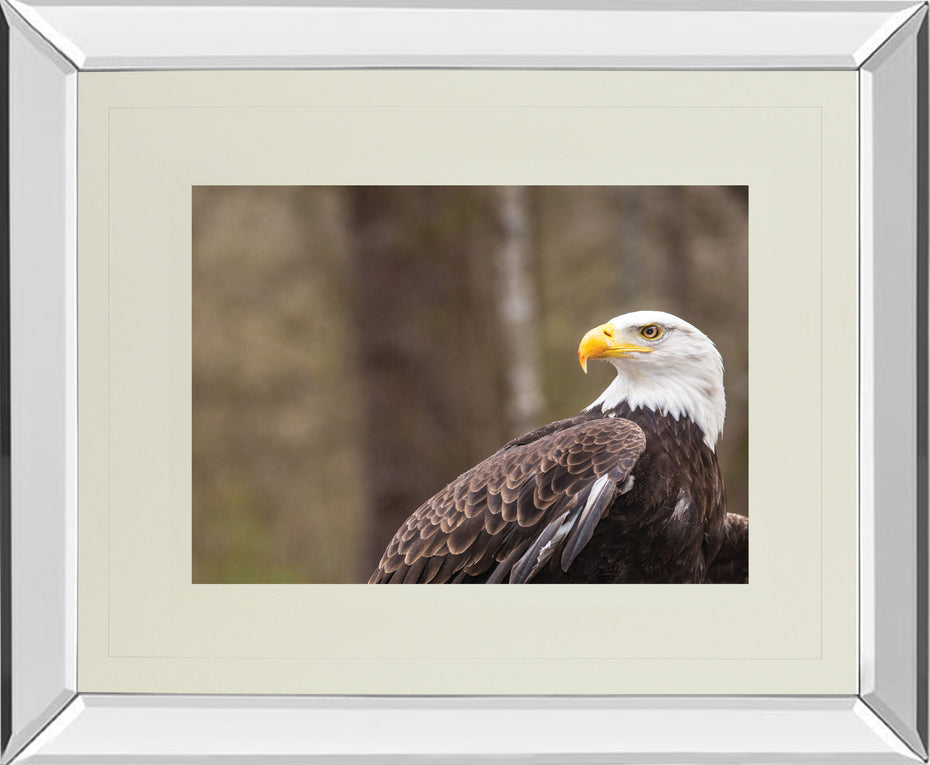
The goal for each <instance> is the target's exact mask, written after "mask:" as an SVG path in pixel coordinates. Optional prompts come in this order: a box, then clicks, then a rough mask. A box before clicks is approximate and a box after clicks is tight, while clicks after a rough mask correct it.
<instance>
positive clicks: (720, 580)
mask: <svg viewBox="0 0 930 765" xmlns="http://www.w3.org/2000/svg"><path fill="white" fill-rule="evenodd" d="M705 581H707V582H713V583H715V584H745V583H746V582H748V581H749V518H747V517H746V516H745V515H737V514H736V513H727V517H726V519H725V521H724V538H723V544H721V546H720V551H719V552H718V553H717V557H716V558H714V561H713V563H711V564H710V568H708V569H707V579H706V580H705Z"/></svg>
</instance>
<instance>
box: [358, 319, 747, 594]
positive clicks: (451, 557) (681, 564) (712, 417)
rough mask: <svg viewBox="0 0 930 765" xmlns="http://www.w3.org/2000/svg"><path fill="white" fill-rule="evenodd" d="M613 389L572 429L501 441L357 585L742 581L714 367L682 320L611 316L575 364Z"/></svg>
mask: <svg viewBox="0 0 930 765" xmlns="http://www.w3.org/2000/svg"><path fill="white" fill-rule="evenodd" d="M591 359H605V360H606V361H608V362H610V363H611V364H613V366H614V367H615V368H616V370H617V376H616V378H615V379H614V380H613V382H612V383H611V384H610V385H609V386H608V387H607V389H606V390H605V391H604V392H603V393H602V394H601V395H600V396H599V397H598V398H597V399H596V400H595V401H594V403H592V404H591V405H590V406H588V407H587V408H586V409H585V410H584V411H582V412H581V413H580V414H578V415H576V416H575V417H571V418H569V419H566V420H560V421H558V422H553V423H551V424H549V425H546V426H544V427H542V428H539V429H538V430H534V431H533V432H531V433H527V434H526V435H523V436H520V437H519V438H515V439H514V440H513V441H510V442H509V443H507V444H505V445H504V446H503V447H502V448H501V449H500V450H499V451H497V452H496V453H494V454H493V455H491V456H490V457H488V458H487V459H486V460H484V461H483V462H481V463H479V464H478V465H476V466H475V467H473V468H472V469H471V470H469V471H467V472H466V473H463V474H462V475H460V476H459V477H458V478H456V479H455V480H454V481H453V482H452V483H450V484H449V485H448V486H446V488H445V489H443V490H442V491H440V492H439V493H438V494H436V495H435V496H434V497H432V498H430V499H429V500H427V501H426V502H424V503H423V505H421V506H420V507H419V508H418V509H417V510H416V512H414V513H413V515H411V516H410V517H409V518H408V519H407V521H406V522H405V523H404V524H403V525H402V526H401V527H400V529H399V530H398V531H397V533H396V534H395V535H394V538H393V539H392V540H391V541H390V543H389V544H388V546H387V549H386V550H385V552H384V555H383V556H382V558H381V562H380V563H379V564H378V568H377V570H376V571H375V572H374V573H373V574H372V575H371V579H370V580H369V582H370V583H414V582H431V583H459V582H461V583H489V584H490V583H500V582H503V583H512V584H515V583H524V582H548V583H570V582H577V583H598V582H621V583H641V582H642V583H645V582H652V583H663V582H667V583H687V582H694V583H700V582H745V581H748V575H749V566H748V519H747V518H746V517H744V516H740V515H735V514H733V513H727V507H726V494H725V491H724V485H723V478H722V476H721V473H720V467H719V465H718V464H717V455H716V445H717V440H718V439H719V438H720V434H721V432H722V430H723V421H724V414H725V409H726V404H725V398H724V391H723V360H722V358H721V356H720V353H719V352H718V351H717V349H716V347H715V346H714V344H713V342H712V341H711V340H710V339H709V338H708V337H707V336H706V335H705V334H704V333H703V332H701V331H700V330H699V329H697V328H696V327H694V326H692V325H691V324H689V323H688V322H686V321H683V320H682V319H679V318H678V317H677V316H672V315H671V314H668V313H663V312H660V311H636V312H634V313H627V314H624V315H622V316H617V317H615V318H613V319H611V320H610V321H608V322H607V323H606V324H602V325H601V326H599V327H596V328H594V329H592V330H591V331H590V332H588V333H587V334H586V335H585V336H584V337H583V338H582V340H581V344H580V345H579V348H578V360H579V361H580V362H581V366H582V368H583V369H584V371H585V372H587V363H588V361H589V360H591Z"/></svg>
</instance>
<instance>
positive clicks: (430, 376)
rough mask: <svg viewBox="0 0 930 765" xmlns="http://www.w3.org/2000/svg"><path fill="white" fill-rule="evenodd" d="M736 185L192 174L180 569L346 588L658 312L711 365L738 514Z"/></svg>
mask: <svg viewBox="0 0 930 765" xmlns="http://www.w3.org/2000/svg"><path fill="white" fill-rule="evenodd" d="M747 227H748V194H747V189H746V187H703V186H702V187H604V186H601V187H429V188H427V187H333V188H327V187H202V186H200V187H195V188H194V192H193V351H194V359H193V580H194V582H195V583H217V582H225V583H234V582H363V581H366V580H367V578H368V575H369V574H370V573H371V570H372V569H373V568H374V566H375V564H376V563H377V560H378V558H379V557H380V555H381V552H382V551H383V548H384V546H385V545H386V544H387V542H388V540H389V539H390V537H391V536H392V535H393V533H394V531H395V530H396V529H397V527H398V526H399V525H400V523H401V522H402V521H403V520H404V519H405V518H406V517H407V516H408V515H409V514H410V513H411V512H413V510H415V509H416V508H417V506H418V505H419V504H420V503H421V502H423V501H424V500H425V499H427V498H428V497H429V496H430V495H432V494H433V493H435V492H436V491H438V490H439V489H441V488H442V487H443V486H444V485H445V484H446V483H448V482H449V481H450V480H451V479H453V478H455V477H456V476H457V475H458V474H459V473H461V472H463V471H464V470H467V469H468V468H470V467H471V466H472V465H474V464H475V463H476V462H478V461H480V460H481V459H483V458H484V457H486V456H488V455H489V454H491V453H492V452H493V451H495V450H496V449H497V448H498V447H499V446H501V445H502V444H503V443H504V442H505V441H507V440H508V439H510V438H512V437H513V436H515V435H518V434H519V433H521V432H524V431H526V430H530V429H532V428H534V427H537V426H538V425H541V424H544V423H546V422H550V421H552V420H555V419H560V418H563V417H568V416H570V415H572V414H574V413H576V412H578V411H579V410H581V409H582V408H583V407H585V406H587V405H588V404H589V403H590V402H591V401H593V400H594V399H595V398H596V397H597V396H598V395H599V394H600V392H601V391H602V390H603V389H604V388H605V387H606V386H607V384H608V383H609V382H610V380H611V379H612V377H613V374H614V372H613V369H612V368H611V367H610V366H609V365H607V364H597V363H595V364H592V365H591V367H590V368H589V371H590V374H589V375H587V376H585V375H584V374H582V372H581V369H580V367H579V366H578V360H577V357H576V355H575V351H576V348H577V345H578V341H579V340H580V339H581V337H582V335H583V334H584V333H585V332H586V331H587V330H588V329H590V328H592V327H594V326H595V325H597V324H600V323H602V322H604V321H606V320H607V319H610V318H611V317H613V316H616V315H618V314H621V313H626V312H627V311H632V310H638V309H643V308H653V309H658V310H664V311H669V312H671V313H674V314H676V315H678V316H681V317H682V318H683V319H685V320H687V321H690V322H691V323H693V324H695V325H696V326H697V327H698V328H700V329H701V330H703V331H704V332H705V333H706V334H708V335H709V336H710V337H711V339H713V340H714V341H715V342H716V344H717V347H718V348H719V349H720V351H721V353H722V354H723V358H724V363H725V365H726V391H727V421H726V427H725V429H724V434H723V440H722V442H721V444H720V446H719V447H718V453H719V455H720V460H721V464H722V467H723V470H724V474H725V479H726V486H727V495H728V500H729V509H730V510H731V511H735V512H740V513H746V514H748V507H747V457H748V452H747V450H748V430H747V428H748V425H747V415H748V408H747V373H748V370H747V360H748V332H747V330H748V321H747V319H748V300H747V266H748V231H747Z"/></svg>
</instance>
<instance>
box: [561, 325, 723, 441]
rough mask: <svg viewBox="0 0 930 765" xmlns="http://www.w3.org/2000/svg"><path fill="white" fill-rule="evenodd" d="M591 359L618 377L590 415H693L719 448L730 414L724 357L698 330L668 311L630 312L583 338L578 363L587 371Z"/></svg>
mask: <svg viewBox="0 0 930 765" xmlns="http://www.w3.org/2000/svg"><path fill="white" fill-rule="evenodd" d="M590 359H604V360H606V361H609V362H610V363H611V364H613V366H614V367H615V368H616V370H617V377H616V379H615V380H614V381H613V382H612V383H611V384H610V385H609V386H608V387H607V389H606V390H605V391H604V392H603V393H602V394H601V395H600V396H599V397H598V398H597V400H596V401H594V403H592V404H591V405H590V406H589V407H587V410H586V411H589V410H592V409H596V408H598V407H600V409H601V410H602V411H605V412H607V411H609V410H611V409H614V408H616V407H617V406H619V405H620V404H622V403H626V404H627V405H628V406H629V407H630V409H634V410H635V409H638V408H640V407H643V408H648V409H652V410H654V411H656V412H659V413H661V414H663V415H667V416H671V417H674V418H675V419H676V420H677V419H679V418H681V417H689V418H690V419H691V420H692V421H693V422H694V423H695V424H696V425H697V426H698V427H699V428H700V429H701V431H702V432H703V433H704V441H705V442H706V443H707V445H708V446H709V447H710V448H711V449H714V447H715V446H716V443H717V440H718V439H719V438H720V434H721V433H722V432H723V421H724V417H725V415H726V397H725V395H724V390H723V359H722V358H721V356H720V352H719V351H718V350H717V348H716V346H715V345H714V343H713V341H712V340H711V339H710V338H709V337H707V335H705V334H704V333H703V332H701V330H699V329H698V328H697V327H695V326H693V325H692V324H689V323H688V322H686V321H684V320H683V319H679V318H678V317H677V316H673V315H672V314H670V313H664V312H663V311H634V312H632V313H625V314H623V315H622V316H615V317H614V318H613V319H611V320H610V321H608V322H607V323H606V324H601V325H600V326H599V327H595V328H594V329H592V330H591V331H590V332H588V333H587V334H586V335H585V336H584V337H583V338H582V340H581V344H580V345H579V346H578V360H579V362H581V367H582V369H584V370H585V372H587V371H588V369H587V365H588V361H589V360H590Z"/></svg>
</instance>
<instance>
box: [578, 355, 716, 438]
mask: <svg viewBox="0 0 930 765" xmlns="http://www.w3.org/2000/svg"><path fill="white" fill-rule="evenodd" d="M619 409H628V410H629V411H633V412H635V411H636V410H637V409H648V410H651V411H653V412H655V413H656V414H659V415H662V416H664V417H671V418H673V419H674V420H676V421H677V420H680V419H683V418H688V419H690V420H691V421H692V422H693V423H694V424H695V425H697V426H698V428H700V430H701V433H702V434H703V436H704V443H705V444H707V446H708V447H709V448H710V450H711V451H715V450H716V445H717V441H718V439H719V438H720V434H721V433H722V432H723V421H724V417H725V414H726V401H725V398H724V393H723V386H722V385H720V384H716V385H715V384H714V383H713V381H712V380H706V381H701V380H697V381H688V380H684V379H681V378H678V379H669V380H665V381H663V386H662V388H661V390H659V389H657V388H656V387H655V385H654V384H653V385H645V384H643V383H642V382H641V381H640V380H637V379H636V378H631V377H630V376H628V375H625V374H622V373H619V374H618V375H617V377H616V378H615V379H614V381H613V382H612V383H611V384H610V385H608V386H607V389H606V390H605V391H604V392H603V393H602V394H601V395H600V396H598V398H597V399H596V400H595V401H594V402H593V403H592V404H591V405H590V406H588V407H587V408H586V409H585V410H584V411H586V412H596V411H601V412H603V413H605V414H608V413H610V412H614V411H615V410H619Z"/></svg>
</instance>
